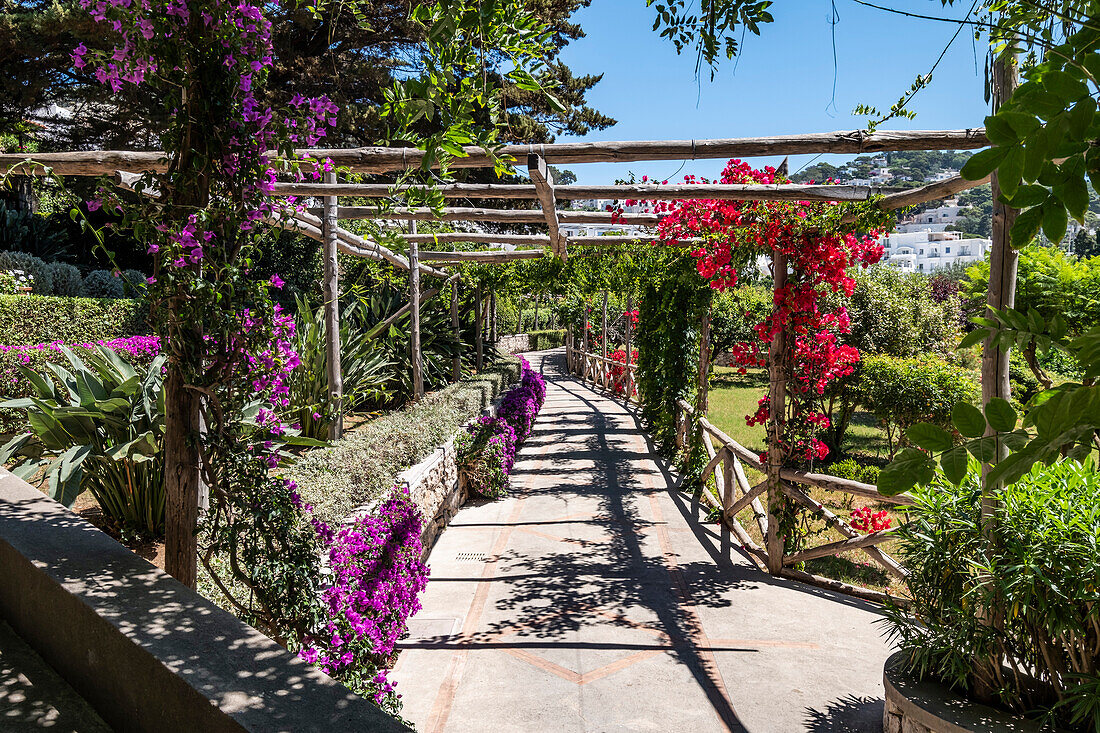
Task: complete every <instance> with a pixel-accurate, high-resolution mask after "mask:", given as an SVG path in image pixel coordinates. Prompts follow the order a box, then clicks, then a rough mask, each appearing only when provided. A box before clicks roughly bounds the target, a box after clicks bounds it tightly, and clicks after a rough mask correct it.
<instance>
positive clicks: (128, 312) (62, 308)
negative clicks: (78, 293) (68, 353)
mask: <svg viewBox="0 0 1100 733" xmlns="http://www.w3.org/2000/svg"><path fill="white" fill-rule="evenodd" d="M148 317H149V305H148V304H147V303H144V302H142V301H139V300H125V299H93V298H54V297H39V296H26V295H0V344H5V345H9V344H38V343H44V342H48V341H64V342H66V343H82V342H90V341H100V340H102V339H108V338H114V337H117V336H133V335H136V334H143V333H148V332H149V326H148V323H147V319H148Z"/></svg>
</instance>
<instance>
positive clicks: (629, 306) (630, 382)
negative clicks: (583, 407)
mask: <svg viewBox="0 0 1100 733" xmlns="http://www.w3.org/2000/svg"><path fill="white" fill-rule="evenodd" d="M633 310H634V294H633V293H627V296H626V366H625V367H624V369H626V372H625V376H626V382H625V386H624V389H625V390H626V401H627V402H630V395H631V394H633V392H634V373H633V372H631V371H630V333H631V331H633V330H634V323H633V322H632V321H631V315H630V313H631V311H633Z"/></svg>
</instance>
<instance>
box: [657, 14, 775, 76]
mask: <svg viewBox="0 0 1100 733" xmlns="http://www.w3.org/2000/svg"><path fill="white" fill-rule="evenodd" d="M646 5H647V6H650V7H653V8H655V9H656V11H657V18H656V19H655V20H654V21H653V30H655V31H656V30H660V32H661V33H660V35H661V37H662V38H667V39H669V40H670V41H672V44H673V45H674V46H675V47H676V53H678V54H679V53H683V51H684V49H685V48H694V49H695V52H696V61H695V71H696V72H698V71H699V69H700V68H702V65H703V63H704V62H705V63H706V64H707V66H709V67H710V70H711V78H713V77H714V72H715V68H716V67H717V64H718V62H719V61H720V60H721V58H720V57H722V56H725V57H726V58H728V59H732V58H733V57H734V56H736V55H737V51H738V43H739V41H738V36H739V35H741V33H739V32H738V26H741V28H742V29H744V30H749V31H752V32H753V34H755V35H760V24H762V23H771V22H772V16H771V13H769V12H768V11H767V8H768V7H769V6H770V5H771V2H770V1H769V0H764V1H763V2H761V1H760V0H702V2H700V4H699V6H698V7H696V6H695V5H694V4H692V3H688V2H686V1H685V0H646ZM742 32H743V31H742Z"/></svg>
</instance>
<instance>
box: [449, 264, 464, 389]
mask: <svg viewBox="0 0 1100 733" xmlns="http://www.w3.org/2000/svg"><path fill="white" fill-rule="evenodd" d="M451 328H452V329H453V330H454V334H455V341H456V342H457V346H456V350H455V355H454V356H453V357H451V379H453V380H454V381H456V382H457V381H458V380H460V379H462V327H461V326H460V325H459V322H458V280H457V279H456V280H454V281H453V282H452V283H451Z"/></svg>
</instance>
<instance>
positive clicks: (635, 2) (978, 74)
mask: <svg viewBox="0 0 1100 733" xmlns="http://www.w3.org/2000/svg"><path fill="white" fill-rule="evenodd" d="M876 3H877V4H880V5H886V6H889V7H894V8H899V9H904V10H908V11H911V12H916V13H922V14H926V15H939V16H944V15H951V17H962V15H963V14H964V12H965V10H966V9H968V7H969V3H966V4H965V7H956V8H950V7H949V8H947V9H946V10H944V9H943V8H942V7H941V3H940V1H939V0H876ZM836 9H837V11H838V14H839V16H840V22H839V23H838V24H837V25H836V26H835V33H836V52H837V66H838V71H837V79H836V98H835V106H834V105H832V104H831V103H832V99H833V92H832V88H833V44H832V36H831V34H832V32H833V31H834V28H833V27H832V26H831V25H830V23H829V18H830V16H831V13H832V6H831V3H830V2H829V1H828V0H776V3H775V4H774V5H773V6H772V9H771V10H772V13H773V15H774V16H775V22H774V23H771V24H769V25H765V26H762V27H761V35H760V36H753V35H752V34H749V35H748V36H747V37H746V41H745V44H744V47H743V49H742V56H741V58H740V60H739V61H737V66H736V68H735V67H734V61H725V60H724V61H723V63H722V65H721V66H720V67H719V69H718V73H717V75H716V76H715V79H714V81H711V80H710V75H709V72H708V71H707V70H706V69H705V68H704V69H703V70H702V71H701V72H700V74H699V76H698V78H697V77H696V74H695V55H694V54H693V53H692V54H690V55H688V54H687V52H685V55H683V56H677V55H676V52H675V49H674V48H673V46H672V44H671V43H669V42H668V41H667V40H666V39H662V38H659V37H658V36H657V34H656V33H655V32H654V31H653V30H652V25H653V19H654V17H655V16H654V11H653V9H652V8H647V7H645V0H593V2H592V6H591V7H589V8H586V9H583V10H581V11H580V12H578V13H577V14H576V15H575V16H574V20H575V21H576V22H579V23H580V24H581V26H582V27H583V28H584V30H585V32H586V34H587V37H585V38H583V39H580V40H578V41H576V42H574V43H573V44H571V45H570V46H568V47H567V48H566V49H565V50H564V51H563V53H562V58H563V59H564V60H565V61H566V63H568V64H569V65H570V66H571V67H572V69H573V71H574V73H577V74H581V73H600V72H603V74H604V78H603V80H602V81H601V82H600V83H599V84H597V85H596V86H595V87H594V88H593V89H592V90H591V92H589V95H588V99H589V102H590V104H591V105H592V106H594V107H595V108H596V109H599V110H600V111H602V112H604V113H606V114H608V115H611V116H612V117H614V118H616V119H617V120H619V124H617V125H615V126H614V127H611V128H608V129H606V130H602V131H597V132H593V133H590V134H589V135H588V136H587V137H586V138H584V139H590V140H638V139H688V138H718V137H744V136H756V135H782V134H793V133H800V132H827V131H830V130H851V129H856V128H859V127H861V126H862V125H863V123H864V120H865V119H866V118H865V117H855V116H852V114H851V112H852V110H853V109H854V108H855V107H856V105H857V104H870V105H874V106H876V107H878V108H879V109H880V110H881V109H887V108H889V106H890V105H891V104H892V103H893V102H894V101H896V100H897V99H898V97H900V96H901V94H902V93H903V92H904V91H905V90H906V89H908V88H909V85H910V84H912V83H913V80H914V79H915V78H916V76H917V75H918V74H924V73H927V71H928V69H929V68H930V67H931V66H932V64H933V63H934V62H935V60H936V58H937V57H938V56H939V54H940V52H941V51H943V48H944V46H945V45H946V44H947V42H948V40H949V39H950V38H951V35H952V34H953V33H954V32H955V29H956V28H957V27H958V26H957V24H954V23H942V22H936V21H927V20H919V19H914V18H905V17H900V16H897V15H894V14H890V13H885V12H883V11H880V10H874V9H871V8H867V7H863V6H860V5H857V4H856V3H855V2H852V0H836ZM985 52H986V45H985V43H984V41H974V40H973V34H972V33H971V32H969V31H968V30H967V29H964V30H963V31H962V33H961V34H960V35H959V37H958V39H957V40H956V41H955V43H954V45H953V46H952V48H951V50H950V51H948V53H947V55H946V56H945V57H944V60H943V61H942V62H941V63H940V65H939V67H938V68H937V70H936V73H935V75H934V76H933V81H932V85H931V86H930V87H929V88H927V89H925V90H924V91H922V92H921V93H920V94H919V95H918V96H917V97H916V100H915V102H914V104H913V105H912V108H913V109H914V110H915V111H916V112H917V117H916V119H913V120H904V119H903V120H892V121H891V122H889V123H887V124H886V125H885V126H884V127H885V128H890V129H947V128H963V127H975V126H980V125H981V124H982V120H983V119H984V117H985V115H986V114H987V106H986V104H985V102H984V101H983V91H982V90H983V87H984V82H983V80H982V65H983V63H984V54H985ZM975 64H976V66H975ZM574 139H578V138H573V137H566V136H560V137H559V138H558V140H559V142H566V141H568V140H574ZM812 157H813V156H800V157H798V158H792V159H791V163H792V170H796V169H797V168H799V167H800V166H802V165H804V164H805V163H806V162H807V161H809V160H810V158H812ZM850 157H851V156H823V157H822V158H820V160H824V161H829V162H832V163H834V164H835V163H837V162H840V161H843V160H846V159H848V158H850ZM753 162H754V163H757V164H760V165H763V164H765V163H768V164H772V165H774V164H777V163H778V162H779V161H778V160H773V159H764V158H758V159H754V160H753ZM721 167H722V165H721V162H720V161H696V162H691V161H689V162H687V163H686V164H684V165H683V167H682V168H681V163H680V162H679V161H677V162H658V163H629V164H606V165H602V164H599V165H597V164H589V165H579V166H573V167H572V170H574V172H576V173H577V176H578V178H579V181H580V182H581V183H591V184H596V183H610V182H612V181H613V180H614V179H616V178H619V177H624V176H625V175H626V174H627V172H628V171H633V172H635V173H637V174H639V175H641V174H643V173H644V174H649V175H650V176H653V177H657V178H671V177H673V175H675V176H676V177H677V178H678V177H680V176H682V175H683V174H685V173H695V174H697V175H704V176H710V177H716V176H717V174H718V173H719V172H720V170H721Z"/></svg>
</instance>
